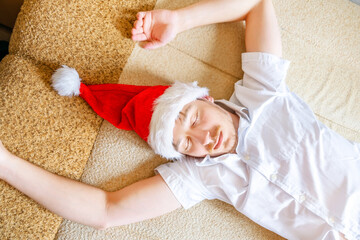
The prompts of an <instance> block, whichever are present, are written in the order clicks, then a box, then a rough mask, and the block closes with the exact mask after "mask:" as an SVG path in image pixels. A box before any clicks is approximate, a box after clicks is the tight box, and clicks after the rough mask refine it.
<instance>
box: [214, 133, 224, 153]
mask: <svg viewBox="0 0 360 240" xmlns="http://www.w3.org/2000/svg"><path fill="white" fill-rule="evenodd" d="M222 141H223V135H222V132H221V131H220V133H219V137H218V138H217V142H216V143H215V147H214V150H216V149H218V148H219V147H220V146H221V143H222Z"/></svg>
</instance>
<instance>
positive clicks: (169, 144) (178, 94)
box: [148, 82, 209, 159]
mask: <svg viewBox="0 0 360 240" xmlns="http://www.w3.org/2000/svg"><path fill="white" fill-rule="evenodd" d="M208 94H209V90H208V89H207V88H201V87H198V86H197V82H193V83H181V82H176V83H174V84H173V85H172V86H171V87H169V88H168V89H166V90H165V92H164V94H163V95H161V96H160V97H158V98H157V99H156V101H155V103H154V112H153V115H152V117H151V121H150V127H149V128H150V132H149V137H148V143H149V145H150V146H151V147H152V149H153V150H154V151H155V153H157V154H159V155H161V156H163V157H165V158H167V159H179V158H181V156H183V155H182V154H181V153H179V152H178V151H176V149H175V148H174V146H173V130H174V126H175V120H176V119H177V117H178V115H179V112H180V111H181V110H182V109H183V107H184V106H185V105H186V104H188V103H190V102H192V101H194V100H196V99H198V98H201V97H204V96H207V95H208Z"/></svg>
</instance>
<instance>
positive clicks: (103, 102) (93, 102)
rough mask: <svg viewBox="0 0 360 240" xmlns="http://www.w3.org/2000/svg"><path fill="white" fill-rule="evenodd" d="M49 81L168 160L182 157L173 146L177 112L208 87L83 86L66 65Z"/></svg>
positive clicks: (200, 95)
mask: <svg viewBox="0 0 360 240" xmlns="http://www.w3.org/2000/svg"><path fill="white" fill-rule="evenodd" d="M52 82H53V84H52V86H53V87H54V89H55V90H56V91H57V92H58V93H59V94H60V95H62V96H78V95H80V96H81V97H82V98H83V99H84V100H85V101H86V102H87V103H88V104H89V105H90V106H91V107H92V108H93V110H94V111H95V112H96V113H97V114H98V115H99V116H100V117H102V118H104V119H105V120H107V121H109V122H110V123H111V124H113V125H114V126H115V127H117V128H120V129H124V130H134V131H135V132H136V133H137V134H138V135H139V136H140V137H141V138H142V139H144V140H145V141H147V142H148V143H149V145H150V146H151V147H152V148H153V150H154V151H155V153H157V154H160V155H161V156H163V157H165V158H168V159H178V158H180V157H181V156H182V154H180V153H179V152H177V151H176V149H175V148H174V146H173V129H174V126H175V120H176V118H177V117H178V114H179V112H180V111H181V110H182V108H183V107H184V106H185V105H186V104H188V103H190V102H192V101H194V100H196V99H197V98H201V97H204V96H207V95H208V89H206V88H200V87H198V86H197V83H196V82H194V83H180V82H176V83H175V84H173V85H172V86H161V85H158V86H136V85H126V84H100V85H85V84H83V83H81V79H80V77H79V74H78V73H77V71H76V70H75V69H73V68H69V67H67V66H62V68H59V69H58V70H56V71H55V73H54V74H53V76H52Z"/></svg>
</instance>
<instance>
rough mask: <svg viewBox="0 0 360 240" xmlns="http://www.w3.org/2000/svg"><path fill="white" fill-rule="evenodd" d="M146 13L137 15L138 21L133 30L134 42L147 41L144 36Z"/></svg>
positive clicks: (132, 37)
mask: <svg viewBox="0 0 360 240" xmlns="http://www.w3.org/2000/svg"><path fill="white" fill-rule="evenodd" d="M145 16H146V12H138V13H137V14H136V18H137V20H136V21H135V22H134V27H133V28H132V29H131V34H132V36H131V39H132V40H134V41H145V40H147V37H146V35H145V34H144V17H145Z"/></svg>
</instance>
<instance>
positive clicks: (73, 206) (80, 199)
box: [0, 155, 106, 228]
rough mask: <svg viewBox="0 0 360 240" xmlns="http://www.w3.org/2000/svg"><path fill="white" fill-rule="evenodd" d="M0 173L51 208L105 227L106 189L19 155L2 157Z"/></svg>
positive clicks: (85, 221)
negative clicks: (69, 177) (59, 174)
mask: <svg viewBox="0 0 360 240" xmlns="http://www.w3.org/2000/svg"><path fill="white" fill-rule="evenodd" d="M0 177H1V178H2V179H3V180H5V181H6V182H7V183H9V184H10V185H12V186H13V187H15V188H16V189H18V190H19V191H21V192H23V193H24V194H25V195H27V196H29V197H30V198H32V199H33V200H35V201H36V202H38V203H39V204H41V205H43V206H44V207H45V208H47V209H49V210H50V211H52V212H54V213H56V214H58V215H60V216H62V217H64V218H66V219H69V220H72V221H75V222H78V223H82V224H85V225H90V226H93V227H96V228H102V227H103V224H105V223H104V222H105V218H106V216H105V214H106V193H105V192H104V191H102V190H101V189H97V188H95V187H92V186H89V185H86V184H83V183H81V182H77V181H75V180H71V179H68V178H65V177H62V176H58V175H56V174H53V173H50V172H48V171H46V170H44V169H42V168H40V167H38V166H36V165H33V164H31V163H30V162H28V161H25V160H23V159H20V158H18V157H16V156H13V155H12V156H9V157H8V158H7V159H6V161H4V159H2V161H0Z"/></svg>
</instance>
